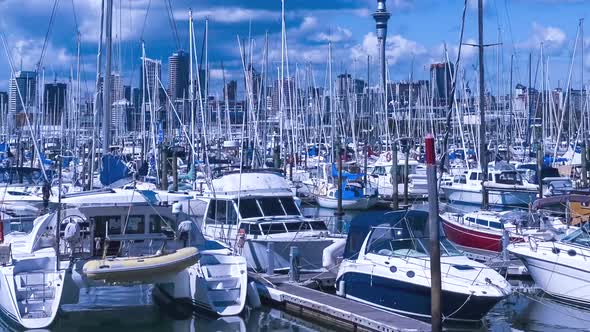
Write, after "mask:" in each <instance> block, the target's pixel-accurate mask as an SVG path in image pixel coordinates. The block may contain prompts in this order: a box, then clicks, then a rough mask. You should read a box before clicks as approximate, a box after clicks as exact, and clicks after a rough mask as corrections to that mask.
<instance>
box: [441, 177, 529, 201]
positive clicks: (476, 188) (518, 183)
mask: <svg viewBox="0 0 590 332" xmlns="http://www.w3.org/2000/svg"><path fill="white" fill-rule="evenodd" d="M440 187H441V189H442V190H443V191H444V194H445V196H446V198H447V200H448V201H449V202H451V203H462V204H481V202H482V200H483V194H482V190H483V188H484V187H485V189H486V190H487V192H488V201H489V204H490V205H494V206H527V205H529V204H530V203H532V202H533V201H534V200H535V199H536V198H537V185H534V184H530V183H528V182H526V181H523V179H522V177H521V175H520V173H518V172H517V171H516V170H513V169H491V170H489V172H488V178H487V179H484V178H483V172H482V171H481V170H479V169H471V170H468V171H466V172H465V173H463V174H460V175H455V176H454V177H453V180H452V181H451V182H445V183H442V184H441V186H440Z"/></svg>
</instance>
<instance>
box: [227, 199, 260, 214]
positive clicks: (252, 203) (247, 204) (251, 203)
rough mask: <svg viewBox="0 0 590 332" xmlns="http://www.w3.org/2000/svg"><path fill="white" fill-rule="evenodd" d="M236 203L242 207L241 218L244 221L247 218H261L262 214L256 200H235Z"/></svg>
mask: <svg viewBox="0 0 590 332" xmlns="http://www.w3.org/2000/svg"><path fill="white" fill-rule="evenodd" d="M234 202H235V203H236V204H237V205H239V206H240V216H241V217H242V218H244V219H247V218H261V217H262V212H261V211H260V207H259V206H258V203H257V202H256V199H254V198H242V199H240V201H239V204H238V200H234Z"/></svg>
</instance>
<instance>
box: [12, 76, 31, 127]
mask: <svg viewBox="0 0 590 332" xmlns="http://www.w3.org/2000/svg"><path fill="white" fill-rule="evenodd" d="M36 97H37V73H36V72H34V71H17V72H16V73H15V74H14V75H13V76H12V77H11V78H10V87H9V91H8V113H9V116H8V119H9V124H8V125H9V128H10V127H11V125H12V126H17V127H22V126H24V125H25V122H26V118H25V117H24V116H23V114H24V112H23V111H24V110H26V111H27V115H29V116H32V115H33V114H34V113H36V112H35V111H34V110H32V107H33V106H34V105H35V100H36ZM21 98H22V99H21ZM23 106H24V107H23ZM30 120H31V117H29V121H30Z"/></svg>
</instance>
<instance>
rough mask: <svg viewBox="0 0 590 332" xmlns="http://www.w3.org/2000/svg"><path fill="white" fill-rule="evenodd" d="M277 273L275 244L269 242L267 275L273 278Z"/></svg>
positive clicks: (267, 245)
mask: <svg viewBox="0 0 590 332" xmlns="http://www.w3.org/2000/svg"><path fill="white" fill-rule="evenodd" d="M274 273H275V257H274V244H273V242H271V241H269V242H267V243H266V274H267V275H269V276H271V275H273V274H274Z"/></svg>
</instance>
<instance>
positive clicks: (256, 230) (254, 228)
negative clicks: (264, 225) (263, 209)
mask: <svg viewBox="0 0 590 332" xmlns="http://www.w3.org/2000/svg"><path fill="white" fill-rule="evenodd" d="M240 229H243V230H244V231H245V232H246V234H252V235H262V232H261V231H260V227H258V224H251V223H247V222H246V223H244V222H243V223H241V224H240Z"/></svg>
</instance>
